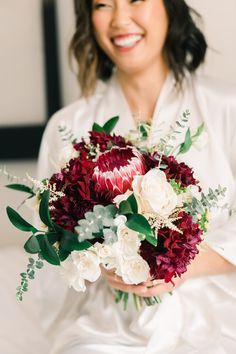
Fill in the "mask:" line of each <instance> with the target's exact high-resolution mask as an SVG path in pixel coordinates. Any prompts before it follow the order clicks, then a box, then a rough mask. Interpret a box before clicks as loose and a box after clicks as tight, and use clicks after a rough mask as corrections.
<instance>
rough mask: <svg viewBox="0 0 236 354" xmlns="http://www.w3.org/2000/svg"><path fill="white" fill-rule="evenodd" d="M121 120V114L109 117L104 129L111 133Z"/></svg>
mask: <svg viewBox="0 0 236 354" xmlns="http://www.w3.org/2000/svg"><path fill="white" fill-rule="evenodd" d="M118 120H119V116H116V117H112V118H111V119H109V120H108V121H107V122H106V123H105V124H104V126H103V131H105V132H106V133H107V134H110V133H111V132H112V130H113V129H114V128H115V126H116V124H117V122H118Z"/></svg>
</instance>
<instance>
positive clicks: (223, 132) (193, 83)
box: [39, 0, 236, 354]
mask: <svg viewBox="0 0 236 354" xmlns="http://www.w3.org/2000/svg"><path fill="white" fill-rule="evenodd" d="M75 4H76V30H75V34H74V36H73V39H72V42H71V52H72V54H73V55H74V57H75V59H76V61H77V63H78V66H79V70H78V79H79V83H80V86H81V90H82V95H81V97H80V98H79V99H78V100H77V101H76V102H74V103H73V104H71V105H70V106H68V107H66V108H65V109H63V110H61V111H60V112H58V113H57V114H56V115H54V116H53V118H52V119H51V120H50V122H49V124H48V126H47V128H46V131H45V133H44V137H43V141H42V145H41V150H40V158H39V178H40V179H43V178H45V176H47V177H48V176H50V175H51V174H52V173H54V172H55V171H56V167H55V166H56V164H55V163H57V160H58V155H59V151H60V150H61V148H62V146H63V144H62V142H61V140H60V137H59V136H58V134H57V133H56V132H57V127H58V125H62V124H64V123H65V122H66V125H67V126H69V128H71V130H72V131H73V133H74V135H75V136H76V137H77V138H78V139H80V138H81V136H84V135H86V132H87V131H88V130H90V129H91V127H92V126H93V124H94V122H95V123H97V125H100V126H104V123H105V121H106V120H107V119H108V118H110V117H114V116H117V115H119V116H120V120H119V122H118V124H117V127H116V132H117V133H119V134H127V133H128V132H129V131H130V130H131V129H135V128H136V126H137V121H135V120H134V116H135V117H137V115H135V114H134V113H137V112H139V113H140V114H139V116H138V118H139V119H140V120H142V121H145V122H146V121H149V122H151V123H152V130H151V139H152V140H153V141H154V143H155V142H157V139H158V138H160V136H161V137H163V134H165V132H166V128H167V127H169V126H173V124H174V122H175V121H176V120H177V119H178V117H179V116H180V115H181V113H182V112H184V111H185V110H186V108H189V109H190V111H191V119H190V121H189V125H190V127H189V128H190V129H191V130H193V131H196V128H197V127H198V126H199V125H200V124H201V123H202V122H203V123H204V126H205V129H206V133H207V136H208V143H207V145H206V146H204V148H203V149H202V150H201V151H198V150H196V149H195V150H194V149H192V150H191V151H189V152H187V153H186V155H185V159H184V160H185V162H186V163H187V164H188V165H190V166H192V167H193V170H194V171H195V174H196V176H194V178H196V179H197V180H199V181H200V184H201V186H202V188H203V191H204V190H208V188H209V187H210V186H212V185H213V187H217V186H218V185H222V186H225V187H226V188H227V196H226V202H227V203H228V204H229V205H230V206H231V207H232V209H233V208H235V206H236V205H235V200H236V198H235V180H236V159H235V154H234V151H235V149H236V145H235V144H236V141H235V139H234V131H235V129H236V126H235V119H234V117H235V116H236V99H235V97H236V92H235V89H234V88H232V87H227V86H225V85H223V84H222V83H221V82H218V81H214V80H212V79H210V78H207V77H203V76H202V75H201V73H200V72H198V71H197V69H198V68H199V66H200V64H201V63H202V62H203V61H204V58H205V53H206V48H207V45H206V41H205V37H204V35H203V33H202V32H201V31H200V30H199V28H198V27H197V25H196V24H195V22H194V20H193V17H192V16H193V13H194V11H193V10H191V9H190V8H189V7H188V6H187V4H186V2H185V1H184V0H143V1H140V0H139V1H131V0H92V1H89V0H76V1H75ZM158 134H159V135H158ZM52 161H53V163H52ZM98 173H99V171H98ZM86 176H87V175H86ZM87 177H88V176H87ZM188 177H189V175H188ZM141 178H142V177H141ZM143 179H144V180H143V181H142V182H143V183H142V186H143V185H144V186H146V189H145V188H144V189H142V196H144V194H145V195H146V194H148V200H150V199H151V200H152V201H153V203H154V205H156V201H158V202H160V200H161V194H162V193H165V194H167V195H169V192H168V190H167V188H166V184H165V181H164V182H163V178H162V176H160V175H159V173H157V174H155V175H153V176H146V177H143ZM147 179H148V181H147ZM155 181H158V188H156V189H155ZM150 183H151V185H152V186H153V187H152V190H153V189H154V190H155V193H156V194H155V195H153V196H152V193H151V192H150V191H149V187H150ZM136 187H137V189H138V191H139V193H141V192H140V188H139V187H140V186H139V185H138V186H136ZM133 188H134V189H135V186H134V187H133ZM170 199H171V200H172V197H171V198H170ZM74 207H75V208H76V207H78V205H75V206H74ZM162 207H163V208H164V209H165V208H167V207H168V205H167V206H166V205H163V206H162ZM72 208H73V206H72ZM150 208H151V206H150ZM171 208H173V205H171ZM152 209H153V210H152V212H155V213H156V212H158V211H157V210H156V209H155V210H154V208H152ZM185 225H186V227H187V229H188V234H190V235H192V234H194V230H190V231H189V228H188V221H187V219H186V220H185ZM235 232H236V216H235V214H230V215H229V213H228V211H227V210H219V209H217V210H214V212H213V213H212V223H211V229H210V231H209V232H208V233H207V236H206V239H205V244H204V246H203V249H201V250H200V251H199V254H198V256H197V257H196V258H195V259H194V261H193V262H192V263H191V265H190V266H189V267H188V270H187V272H186V273H184V275H183V276H182V277H181V279H174V282H173V283H165V281H163V280H162V281H160V282H158V283H153V282H151V281H148V282H146V283H141V284H137V285H134V284H130V285H127V283H124V282H123V281H122V279H121V278H119V277H118V276H117V274H114V272H113V271H109V272H106V271H104V272H103V277H102V278H101V279H100V280H99V281H98V282H97V283H93V284H89V285H88V291H87V293H86V294H82V295H81V294H77V293H74V292H73V291H71V290H69V291H67V289H66V288H65V286H64V287H63V285H61V289H60V291H59V294H60V295H58V293H57V294H56V296H54V299H55V298H56V299H57V302H54V299H53V301H50V295H51V294H50V295H49V296H48V297H47V294H48V293H47V291H48V285H47V284H52V283H54V284H56V285H57V287H58V288H60V287H59V280H58V278H57V279H56V280H55V282H53V276H52V277H51V275H50V274H49V273H48V275H47V276H48V279H49V281H48V283H47V282H45V280H44V284H43V298H44V299H45V300H46V304H45V305H44V309H45V311H46V312H47V316H49V317H50V318H47V320H46V321H45V322H46V323H47V324H49V325H48V327H49V333H53V336H54V337H53V346H52V350H51V354H76V353H80V352H81V353H83V354H94V353H96V354H104V353H109V354H117V353H119V352H121V353H122V354H128V353H133V354H138V353H140V354H141V353H142V354H143V353H146V354H164V353H165V354H170V353H173V354H179V353H181V354H190V353H201V354H203V353H211V354H219V353H231V352H234V351H235V349H236V336H235V332H234V331H233V326H232V323H231V321H230V317H231V316H232V311H234V309H235V306H236V288H235V284H236V267H235V266H236V257H235V254H236V252H235V249H236V243H235ZM173 242H174V243H176V242H175V239H174V240H173ZM181 242H182V243H183V244H184V245H186V242H185V241H184V239H182V241H181ZM186 247H187V246H186ZM176 249H177V253H178V250H179V245H178V244H177V243H176ZM147 252H148V250H147ZM155 257H156V258H155ZM181 257H182V258H181ZM184 257H185V254H184V253H181V255H179V258H181V259H183V258H184ZM153 259H154V263H155V262H156V263H158V257H157V256H154V258H153ZM163 261H166V262H167V260H166V259H164V260H163ZM167 263H168V262H167ZM166 266H167V268H168V264H167V265H166ZM169 268H170V265H169ZM158 279H160V278H158ZM173 287H174V291H173V296H170V295H169V292H170V291H172V290H173ZM49 288H50V289H51V287H49ZM58 288H57V289H58ZM114 289H117V290H120V291H125V292H131V293H135V294H137V295H138V296H141V297H151V296H159V295H162V302H161V303H160V304H158V305H156V306H153V307H152V308H143V309H142V310H141V311H140V312H139V313H137V312H136V310H135V309H134V308H133V307H132V306H129V307H128V309H127V311H126V312H124V311H123V308H122V307H121V306H120V304H114ZM200 295H201V296H200ZM202 299H204V300H202ZM47 301H49V302H47ZM222 303H224V304H227V305H225V306H226V307H225V309H224V311H222V307H221V304H222ZM53 304H54V305H55V307H56V308H53ZM45 316H46V315H45ZM229 348H230V349H229Z"/></svg>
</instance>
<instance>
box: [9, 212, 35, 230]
mask: <svg viewBox="0 0 236 354" xmlns="http://www.w3.org/2000/svg"><path fill="white" fill-rule="evenodd" d="M6 210H7V215H8V218H9V220H10V221H11V223H12V224H13V225H14V226H15V227H16V228H17V229H19V230H21V231H31V232H33V233H36V232H37V231H38V230H37V229H36V228H35V227H34V226H33V225H31V224H29V223H28V222H27V221H26V220H25V219H23V218H22V217H21V216H20V214H18V213H17V212H16V211H15V210H14V209H12V208H11V207H9V206H8V207H7V209H6Z"/></svg>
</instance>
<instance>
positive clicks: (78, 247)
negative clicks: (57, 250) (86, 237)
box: [60, 230, 92, 252]
mask: <svg viewBox="0 0 236 354" xmlns="http://www.w3.org/2000/svg"><path fill="white" fill-rule="evenodd" d="M60 244H61V248H63V249H64V250H65V251H68V252H72V251H83V250H86V249H88V248H90V247H91V246H92V244H91V243H90V242H88V241H83V242H79V240H78V235H77V234H74V233H73V232H71V231H67V230H63V235H62V238H61V241H60Z"/></svg>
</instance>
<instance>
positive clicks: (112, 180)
mask: <svg viewBox="0 0 236 354" xmlns="http://www.w3.org/2000/svg"><path fill="white" fill-rule="evenodd" d="M96 164H97V166H96V167H95V169H94V174H93V181H94V183H95V187H94V188H95V191H96V192H97V193H104V192H108V193H110V194H111V196H112V197H113V198H114V197H115V196H116V195H118V194H123V193H125V192H126V191H127V190H128V189H130V188H131V185H132V181H133V178H134V176H136V175H144V174H145V173H146V168H145V164H144V160H143V157H142V155H141V154H140V153H139V151H138V150H137V149H135V148H133V147H130V146H128V147H125V148H118V147H113V148H112V149H111V150H110V151H106V152H104V153H103V154H101V155H100V156H99V158H98V160H97V161H96Z"/></svg>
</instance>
